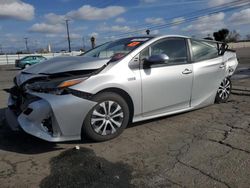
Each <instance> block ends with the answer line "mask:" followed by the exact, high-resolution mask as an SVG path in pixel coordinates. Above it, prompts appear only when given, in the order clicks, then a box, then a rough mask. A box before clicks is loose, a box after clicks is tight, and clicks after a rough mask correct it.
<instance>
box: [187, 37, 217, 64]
mask: <svg viewBox="0 0 250 188" xmlns="http://www.w3.org/2000/svg"><path fill="white" fill-rule="evenodd" d="M191 45H192V53H193V61H195V62H197V61H203V60H207V59H213V58H216V57H218V56H219V55H218V50H217V47H216V46H215V44H213V43H209V42H206V41H196V40H191Z"/></svg>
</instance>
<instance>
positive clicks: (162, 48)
mask: <svg viewBox="0 0 250 188" xmlns="http://www.w3.org/2000/svg"><path fill="white" fill-rule="evenodd" d="M237 64H238V62H237V58H236V54H235V52H233V51H231V50H228V49H227V45H226V44H223V43H218V42H215V41H205V40H196V39H192V38H189V37H184V36H158V37H151V36H146V37H129V38H124V39H119V40H116V41H114V42H109V43H105V44H103V45H101V46H98V47H97V48H95V49H92V50H90V51H88V52H86V53H85V54H83V55H82V56H77V57H57V58H53V59H50V60H47V61H45V62H43V63H41V64H37V65H34V66H31V67H29V68H27V69H24V70H23V71H21V72H20V73H19V74H18V75H17V76H16V77H15V78H14V87H12V88H11V89H7V90H6V91H7V92H9V93H10V96H9V101H8V109H7V110H6V119H7V121H8V123H9V125H10V127H11V128H12V129H13V130H18V129H20V128H21V129H23V130H24V131H25V132H27V133H28V134H31V135H33V136H36V137H38V138H41V139H44V140H47V141H51V142H58V141H67V140H79V139H82V138H83V139H84V138H85V137H89V138H90V139H92V140H95V141H105V140H109V139H112V138H114V137H116V136H118V135H119V134H121V133H122V131H123V130H124V129H125V128H126V127H127V125H128V124H130V123H131V122H138V121H142V120H147V119H152V118H157V117H161V116H166V115H170V114H175V113H180V112H184V111H190V110H193V109H197V108H201V107H204V106H207V105H210V104H213V103H214V102H218V103H220V102H226V101H227V99H228V98H229V95H230V93H231V87H232V84H231V81H230V76H231V75H232V74H233V72H234V71H235V69H236V67H237Z"/></svg>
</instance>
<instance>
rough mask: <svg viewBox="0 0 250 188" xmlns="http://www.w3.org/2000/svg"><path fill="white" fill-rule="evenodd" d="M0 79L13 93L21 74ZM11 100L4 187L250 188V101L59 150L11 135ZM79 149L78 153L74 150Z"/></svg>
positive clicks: (0, 145) (3, 138)
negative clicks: (16, 76)
mask: <svg viewBox="0 0 250 188" xmlns="http://www.w3.org/2000/svg"><path fill="white" fill-rule="evenodd" d="M0 72H1V73H0V83H1V84H0V89H3V88H5V87H6V86H8V87H9V86H10V84H11V79H12V77H13V75H14V74H15V73H16V71H15V70H14V69H10V68H8V69H7V70H1V71H0ZM234 84H237V80H234ZM246 84H247V85H250V79H248V80H246ZM6 100H7V95H6V94H5V93H4V92H3V91H0V184H1V187H3V188H5V187H38V186H41V187H48V186H52V187H101V185H103V186H102V187H122V186H123V187H133V186H135V187H202V188H203V187H241V188H242V187H243V188H244V187H246V188H247V187H249V185H250V170H249V169H250V97H249V96H245V95H244V96H241V95H232V96H231V98H230V100H229V101H228V102H227V103H225V104H215V105H211V106H208V107H206V108H202V109H199V110H195V111H191V112H187V113H182V114H178V115H173V116H170V117H163V118H158V119H154V120H150V121H144V122H140V123H136V124H133V125H132V126H130V127H128V128H127V129H126V130H125V131H124V133H123V134H122V135H121V136H120V137H118V138H117V139H114V140H111V141H108V142H103V143H92V142H88V141H85V142H80V141H79V142H66V143H59V144H53V143H47V142H44V141H41V140H39V139H36V138H34V137H32V136H29V135H27V134H25V133H22V132H17V133H16V132H12V131H10V130H9V129H8V127H7V126H6V123H5V122H4V121H3V119H4V118H3V117H4V115H3V113H4V108H5V107H6V105H5V103H6ZM76 145H78V146H80V148H81V149H80V150H79V151H77V150H72V148H74V147H75V146H76ZM88 162H89V164H88ZM78 164H79V165H78ZM84 167H85V168H84ZM111 169H113V170H111ZM87 174H91V175H92V176H89V175H87ZM61 176H63V177H65V178H62V177H61ZM60 177H61V178H60ZM100 177H102V178H100Z"/></svg>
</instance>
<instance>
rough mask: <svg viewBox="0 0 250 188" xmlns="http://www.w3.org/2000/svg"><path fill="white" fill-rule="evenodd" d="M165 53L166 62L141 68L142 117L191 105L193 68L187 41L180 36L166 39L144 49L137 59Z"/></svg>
mask: <svg viewBox="0 0 250 188" xmlns="http://www.w3.org/2000/svg"><path fill="white" fill-rule="evenodd" d="M158 54H166V55H168V56H169V58H170V59H169V61H168V63H166V64H160V65H159V64H157V65H156V64H155V65H151V67H150V68H141V70H140V72H141V78H142V109H143V115H144V116H151V115H157V114H161V113H166V112H170V111H175V110H180V109H185V108H188V107H189V106H190V97H191V89H192V79H193V68H192V64H191V63H189V61H188V51H187V42H186V39H183V38H166V39H163V40H160V41H157V42H155V43H154V44H152V45H150V46H149V47H148V48H146V49H144V50H143V51H142V52H141V54H140V56H141V57H140V58H141V61H142V63H143V59H144V58H147V57H149V56H150V55H158Z"/></svg>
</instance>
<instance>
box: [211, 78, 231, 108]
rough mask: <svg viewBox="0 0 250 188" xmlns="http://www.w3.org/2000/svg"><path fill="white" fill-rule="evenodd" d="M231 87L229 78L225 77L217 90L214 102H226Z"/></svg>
mask: <svg viewBox="0 0 250 188" xmlns="http://www.w3.org/2000/svg"><path fill="white" fill-rule="evenodd" d="M231 89H232V82H231V80H230V78H225V79H224V80H223V81H222V82H221V84H220V87H219V89H218V91H217V94H216V98H215V102H216V103H225V102H227V100H228V98H229V96H230V94H231Z"/></svg>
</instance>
